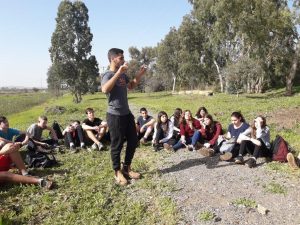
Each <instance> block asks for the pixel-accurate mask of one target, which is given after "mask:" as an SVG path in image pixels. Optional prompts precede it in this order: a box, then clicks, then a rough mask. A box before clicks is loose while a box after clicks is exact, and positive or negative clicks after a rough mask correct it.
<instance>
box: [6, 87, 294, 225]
mask: <svg viewBox="0 0 300 225" xmlns="http://www.w3.org/2000/svg"><path fill="white" fill-rule="evenodd" d="M281 92H282V90H278V91H273V92H269V93H267V94H261V95H241V96H240V97H239V98H237V97H236V96H234V95H224V94H216V95H214V96H212V97H206V96H198V95H188V96H179V95H174V96H173V95H171V94H169V93H165V92H162V93H150V94H141V93H131V94H129V103H130V104H133V105H134V106H136V107H135V111H134V112H133V113H134V114H137V113H138V112H137V111H138V109H139V108H140V107H142V106H145V107H146V108H148V109H149V110H150V111H152V112H153V113H154V115H153V116H154V117H155V116H156V113H157V112H158V111H160V110H165V111H166V112H167V113H168V114H169V115H171V114H172V113H173V110H174V109H175V108H176V107H181V108H183V109H190V110H191V111H192V112H196V110H197V108H198V107H199V106H203V105H204V106H205V107H207V109H208V110H209V112H210V113H211V114H213V115H214V117H215V118H216V119H217V120H219V121H220V122H221V123H222V125H223V127H224V128H225V129H226V128H227V126H228V124H229V123H230V118H229V117H230V114H231V112H232V111H235V110H241V111H242V113H243V114H244V115H245V117H246V119H247V120H248V121H249V120H250V119H252V118H253V117H254V116H255V115H257V114H261V113H262V114H268V115H269V114H271V113H273V112H276V111H277V110H282V109H288V108H291V107H295V106H297V105H300V96H299V95H296V96H294V97H284V96H282V94H281ZM8 98H9V97H8ZM106 101H107V100H106V97H105V95H104V94H102V93H97V94H94V95H87V96H84V99H83V101H82V103H80V104H77V105H76V104H74V103H73V102H72V97H71V96H70V95H68V94H67V95H64V96H63V97H61V98H59V99H50V100H48V101H42V103H39V104H38V103H37V105H36V106H33V107H32V105H31V106H30V107H27V106H24V105H21V106H20V107H19V105H18V104H19V103H18V101H11V102H10V106H9V107H11V108H16V107H18V109H20V111H19V112H17V113H14V114H12V113H8V114H5V116H7V117H8V119H9V121H10V125H11V127H15V128H18V129H21V130H25V129H27V127H28V126H29V125H30V124H32V123H34V122H36V121H37V118H38V116H39V115H41V114H46V116H48V118H49V122H52V121H53V120H54V119H55V120H57V121H58V122H59V123H60V124H62V125H63V126H65V125H66V124H68V123H69V121H70V120H72V119H78V120H80V121H82V120H83V119H84V118H85V117H86V115H85V113H84V109H85V108H87V107H93V108H94V109H95V112H96V115H97V116H99V117H101V118H104V119H105V114H106V107H107V102H106ZM54 106H63V107H65V108H66V112H65V113H63V114H59V115H54V114H47V113H46V108H49V107H54ZM2 107H4V108H5V110H6V106H5V105H4V106H3V105H2ZM22 107H23V108H22ZM22 109H23V110H22ZM296 126H299V124H298V125H296ZM275 128H276V127H275V126H272V124H271V132H272V137H275V134H276V130H275ZM280 132H281V133H280V134H281V135H282V136H283V137H284V138H285V139H286V140H287V141H288V142H289V143H290V144H291V145H292V146H293V147H294V148H295V149H296V151H297V152H299V149H300V134H299V133H297V132H295V131H293V129H291V130H284V129H283V130H281V131H280ZM56 157H57V159H58V160H59V162H60V166H58V167H55V168H51V169H45V170H39V169H36V170H34V171H33V172H34V174H35V175H37V176H51V177H52V178H53V179H54V180H55V182H56V187H55V188H54V189H53V190H51V191H48V192H46V191H43V190H41V189H40V188H38V187H34V186H22V185H5V186H1V187H0V205H1V207H0V218H1V219H2V223H4V224H5V223H6V224H24V223H25V224H31V223H32V224H41V223H42V224H73V223H75V224H177V223H178V222H179V221H180V214H179V213H178V210H177V208H176V205H175V203H174V202H173V200H172V199H171V198H170V197H169V195H168V194H167V193H169V192H172V191H176V187H175V185H174V184H173V183H167V182H165V181H163V180H161V179H160V174H159V173H158V171H157V168H158V164H159V163H162V162H163V159H164V158H166V157H168V155H167V154H164V153H161V154H154V153H153V152H152V150H151V147H149V146H148V147H145V146H142V147H140V148H138V149H137V152H136V155H135V158H134V161H133V167H134V168H135V169H137V170H138V171H139V172H141V173H142V174H143V179H141V180H139V181H137V182H135V183H134V184H133V185H130V186H128V187H119V186H117V185H115V183H114V179H113V172H112V169H111V160H110V153H109V151H104V152H94V153H91V154H88V153H86V152H82V151H81V152H79V153H78V154H69V153H68V151H66V153H65V154H57V155H56ZM269 165H270V167H273V168H271V169H274V168H275V167H281V166H282V170H279V171H281V172H283V173H284V171H286V170H289V169H288V167H287V166H286V165H282V164H276V163H271V164H269ZM274 165H276V166H274ZM235 203H236V204H242V205H246V206H249V207H255V205H256V203H255V202H254V201H252V200H249V199H238V200H235ZM204 217H207V218H208V217H209V213H207V212H206V213H204ZM0 221H1V220H0Z"/></svg>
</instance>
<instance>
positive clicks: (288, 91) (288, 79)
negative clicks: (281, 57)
mask: <svg viewBox="0 0 300 225" xmlns="http://www.w3.org/2000/svg"><path fill="white" fill-rule="evenodd" d="M299 45H300V43H299V42H298V44H297V45H296V51H295V55H294V58H293V61H292V66H291V69H290V72H289V74H288V75H287V76H286V91H285V94H286V95H287V96H291V95H292V94H293V90H292V89H293V83H294V82H293V81H294V78H295V75H296V72H297V67H298V59H299V53H300V52H299V51H300V46H299Z"/></svg>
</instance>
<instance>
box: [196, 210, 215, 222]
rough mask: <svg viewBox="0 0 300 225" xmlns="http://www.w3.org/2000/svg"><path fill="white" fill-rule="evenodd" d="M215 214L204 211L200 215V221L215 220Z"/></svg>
mask: <svg viewBox="0 0 300 225" xmlns="http://www.w3.org/2000/svg"><path fill="white" fill-rule="evenodd" d="M215 216H216V215H215V214H214V213H212V212H210V211H203V212H201V213H200V214H199V216H198V217H199V220H201V221H210V220H213V219H214V218H215Z"/></svg>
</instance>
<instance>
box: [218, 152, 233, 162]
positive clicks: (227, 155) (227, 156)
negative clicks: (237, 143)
mask: <svg viewBox="0 0 300 225" xmlns="http://www.w3.org/2000/svg"><path fill="white" fill-rule="evenodd" d="M230 159H232V153H231V152H225V153H224V154H222V155H220V160H222V161H228V160H230Z"/></svg>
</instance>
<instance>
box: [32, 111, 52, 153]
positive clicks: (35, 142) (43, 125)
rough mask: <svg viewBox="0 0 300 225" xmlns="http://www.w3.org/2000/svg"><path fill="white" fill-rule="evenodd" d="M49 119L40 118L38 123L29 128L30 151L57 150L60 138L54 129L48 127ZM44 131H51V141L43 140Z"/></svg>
mask: <svg viewBox="0 0 300 225" xmlns="http://www.w3.org/2000/svg"><path fill="white" fill-rule="evenodd" d="M47 123H48V118H47V117H46V116H39V118H38V122H37V123H34V124H32V125H30V126H29V128H28V129H27V135H28V136H29V142H28V146H27V148H28V150H31V151H36V150H39V151H44V150H45V149H48V148H55V147H57V146H58V138H57V136H56V133H55V131H54V129H53V128H52V127H49V126H48V125H47ZM44 130H49V131H50V135H51V139H43V138H42V134H43V131H44Z"/></svg>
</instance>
